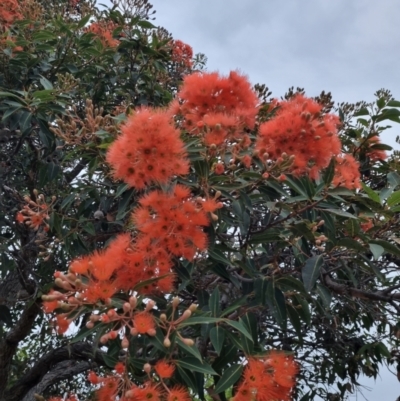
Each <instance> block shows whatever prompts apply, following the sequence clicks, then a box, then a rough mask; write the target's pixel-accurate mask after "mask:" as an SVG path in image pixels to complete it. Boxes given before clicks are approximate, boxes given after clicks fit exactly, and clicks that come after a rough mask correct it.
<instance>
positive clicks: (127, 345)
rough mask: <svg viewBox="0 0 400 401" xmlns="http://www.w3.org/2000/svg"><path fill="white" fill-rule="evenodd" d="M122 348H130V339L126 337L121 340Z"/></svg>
mask: <svg viewBox="0 0 400 401" xmlns="http://www.w3.org/2000/svg"><path fill="white" fill-rule="evenodd" d="M121 348H123V349H127V348H129V340H128V339H127V338H126V337H124V338H123V339H122V341H121Z"/></svg>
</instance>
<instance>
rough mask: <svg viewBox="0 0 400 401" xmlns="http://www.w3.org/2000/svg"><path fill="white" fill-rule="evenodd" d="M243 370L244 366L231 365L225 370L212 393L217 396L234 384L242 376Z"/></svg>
mask: <svg viewBox="0 0 400 401" xmlns="http://www.w3.org/2000/svg"><path fill="white" fill-rule="evenodd" d="M243 369H244V366H243V365H239V364H233V365H232V366H230V367H229V368H227V369H225V371H224V373H223V374H222V376H221V378H220V379H219V381H218V383H217V385H216V386H215V390H214V391H215V392H216V393H217V394H219V393H222V392H223V391H225V390H228V389H229V388H230V387H232V386H233V385H234V384H236V383H237V382H238V380H239V379H240V377H241V376H242V372H243Z"/></svg>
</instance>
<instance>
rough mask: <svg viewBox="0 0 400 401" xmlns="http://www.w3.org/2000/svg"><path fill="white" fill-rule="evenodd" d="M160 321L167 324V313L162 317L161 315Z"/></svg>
mask: <svg viewBox="0 0 400 401" xmlns="http://www.w3.org/2000/svg"><path fill="white" fill-rule="evenodd" d="M160 320H161V321H162V322H166V321H167V315H166V314H165V313H161V315H160Z"/></svg>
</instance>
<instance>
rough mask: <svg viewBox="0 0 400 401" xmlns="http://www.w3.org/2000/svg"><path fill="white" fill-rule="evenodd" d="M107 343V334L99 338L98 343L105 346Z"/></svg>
mask: <svg viewBox="0 0 400 401" xmlns="http://www.w3.org/2000/svg"><path fill="white" fill-rule="evenodd" d="M107 341H108V334H104V335H102V336H101V337H100V343H101V344H105V343H106V342H107Z"/></svg>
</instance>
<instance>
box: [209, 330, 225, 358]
mask: <svg viewBox="0 0 400 401" xmlns="http://www.w3.org/2000/svg"><path fill="white" fill-rule="evenodd" d="M225 336H226V331H225V329H224V328H222V327H221V326H215V327H213V328H212V329H211V330H210V340H211V344H212V345H213V347H214V349H215V352H216V353H217V354H218V355H219V354H220V353H221V350H222V347H223V346H224V341H225Z"/></svg>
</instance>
